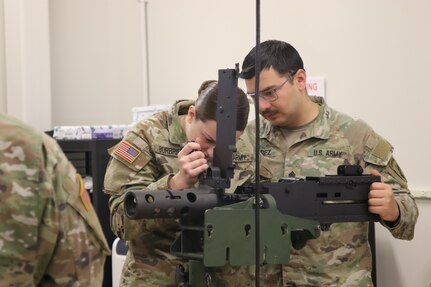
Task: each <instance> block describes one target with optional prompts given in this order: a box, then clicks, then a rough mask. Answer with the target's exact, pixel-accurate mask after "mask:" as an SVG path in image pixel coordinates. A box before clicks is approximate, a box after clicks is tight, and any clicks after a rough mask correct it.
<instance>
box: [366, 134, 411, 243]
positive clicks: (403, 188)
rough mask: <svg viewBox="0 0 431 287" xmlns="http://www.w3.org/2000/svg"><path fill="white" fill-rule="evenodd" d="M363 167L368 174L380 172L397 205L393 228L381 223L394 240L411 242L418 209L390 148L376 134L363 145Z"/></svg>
mask: <svg viewBox="0 0 431 287" xmlns="http://www.w3.org/2000/svg"><path fill="white" fill-rule="evenodd" d="M365 146H366V147H365V149H366V152H365V155H364V161H365V163H364V166H365V167H366V170H367V171H368V172H369V171H371V169H376V170H378V171H379V172H380V174H381V176H382V178H383V179H384V182H385V183H387V184H389V185H391V186H392V189H393V190H394V194H395V200H396V201H397V203H398V208H399V211H400V217H399V220H398V222H397V223H396V224H394V225H393V226H392V225H391V224H388V223H387V222H384V221H382V222H381V223H382V225H383V226H385V227H386V228H387V229H388V230H389V231H390V232H391V233H392V235H393V236H394V237H395V238H399V239H406V240H411V239H412V238H413V236H414V229H415V225H416V221H417V218H418V208H417V205H416V202H415V200H414V198H413V196H412V194H411V193H410V191H409V189H408V185H407V179H406V178H405V176H404V173H403V172H402V170H401V168H400V167H399V165H398V163H397V162H396V160H395V158H394V157H393V153H392V151H393V148H392V146H391V145H390V144H389V143H388V142H387V141H386V140H385V139H383V138H382V137H380V136H379V135H377V134H376V133H374V132H373V133H371V135H370V136H369V137H368V138H367V141H366V144H365Z"/></svg>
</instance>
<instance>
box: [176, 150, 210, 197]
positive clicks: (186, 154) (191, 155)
mask: <svg viewBox="0 0 431 287" xmlns="http://www.w3.org/2000/svg"><path fill="white" fill-rule="evenodd" d="M177 157H178V161H179V166H180V170H179V171H178V172H177V173H176V174H175V175H174V176H173V177H172V178H171V180H170V181H169V187H170V188H172V189H182V188H190V187H192V186H193V185H195V183H196V182H197V181H198V176H199V174H201V173H202V172H204V171H205V170H207V169H208V162H207V160H206V158H205V154H204V153H203V152H202V151H201V146H200V144H198V143H196V142H189V143H187V144H186V145H185V146H184V147H183V148H182V149H181V151H180V152H179V153H178V156H177Z"/></svg>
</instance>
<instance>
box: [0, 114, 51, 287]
mask: <svg viewBox="0 0 431 287" xmlns="http://www.w3.org/2000/svg"><path fill="white" fill-rule="evenodd" d="M1 120H2V121H3V119H1ZM2 124H3V123H2V122H0V129H1V130H2V132H1V134H0V136H1V137H0V286H36V285H37V284H38V282H39V280H40V277H41V276H40V275H39V276H36V275H35V274H34V273H35V272H34V271H33V270H35V269H36V271H37V272H38V268H39V269H42V272H43V270H44V269H45V266H46V265H47V264H48V261H49V257H50V256H51V254H52V250H53V249H54V246H53V242H55V238H56V234H57V230H58V224H57V223H56V222H55V221H47V222H45V227H46V228H45V229H43V228H40V229H39V227H40V226H41V224H42V223H43V217H45V216H46V215H45V214H54V213H55V211H54V209H53V204H54V202H53V200H52V195H53V194H52V190H51V189H48V190H47V189H46V187H45V186H44V185H43V184H42V183H41V181H40V179H41V178H44V175H45V173H44V170H43V161H42V156H41V155H42V148H41V147H42V143H41V137H40V136H39V137H37V136H33V134H30V136H32V139H31V141H30V139H28V138H27V137H26V134H27V133H26V134H24V133H22V132H23V130H21V129H20V130H16V127H10V126H8V125H6V126H5V125H2ZM24 131H25V130H24ZM14 133H16V135H15V134H14ZM21 134H23V137H22V138H21ZM36 191H38V192H36ZM39 230H40V231H39ZM42 231H44V232H45V233H44V234H46V235H52V236H53V240H52V241H51V243H50V244H46V246H45V248H46V249H47V250H46V252H45V254H44V253H40V254H39V258H40V260H39V261H38V260H37V258H38V250H37V246H38V242H39V236H40V232H42ZM41 261H43V263H40V262H41ZM39 266H40V267H39ZM39 273H40V272H39Z"/></svg>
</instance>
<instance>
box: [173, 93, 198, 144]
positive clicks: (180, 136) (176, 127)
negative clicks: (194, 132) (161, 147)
mask: <svg viewBox="0 0 431 287" xmlns="http://www.w3.org/2000/svg"><path fill="white" fill-rule="evenodd" d="M193 104H194V101H190V100H178V101H176V102H175V103H174V104H173V105H172V107H171V109H170V111H169V115H168V131H169V141H170V142H171V143H172V144H178V145H179V144H183V143H185V142H187V137H186V133H185V132H184V131H183V129H182V127H181V121H180V116H184V115H187V111H188V109H189V107H190V106H191V105H193Z"/></svg>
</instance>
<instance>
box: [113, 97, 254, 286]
mask: <svg viewBox="0 0 431 287" xmlns="http://www.w3.org/2000/svg"><path fill="white" fill-rule="evenodd" d="M191 104H193V102H192V101H178V102H176V103H175V104H174V105H173V106H172V109H171V110H170V111H169V112H167V111H166V112H160V113H156V114H154V115H153V116H152V117H150V118H148V119H146V120H143V121H141V122H139V123H137V124H136V125H135V126H134V127H133V128H132V129H131V130H130V131H129V132H128V134H127V135H126V136H125V138H124V139H123V140H122V142H120V143H119V144H117V145H116V146H114V147H113V148H111V149H110V150H109V152H110V154H111V157H112V158H111V160H110V162H109V165H108V168H107V170H106V175H105V192H107V193H108V194H110V195H111V198H110V203H109V204H110V211H111V228H112V230H113V231H114V233H115V234H116V235H117V236H119V237H120V238H121V239H123V240H127V241H128V247H129V250H128V253H127V256H126V262H125V264H124V268H123V271H122V279H121V285H122V286H176V284H175V268H176V266H178V264H180V263H182V261H181V260H179V259H178V258H176V257H174V256H173V255H171V254H169V252H170V245H171V244H172V242H173V240H174V239H175V238H176V236H177V234H178V231H179V225H178V222H177V221H176V220H174V219H151V220H148V219H147V220H129V219H128V218H127V217H125V215H124V207H123V201H124V194H125V193H126V192H127V191H130V190H142V189H147V190H157V189H167V188H168V185H167V182H168V180H169V178H170V177H172V176H173V175H174V174H175V173H176V172H177V171H178V170H179V163H178V158H177V154H178V152H179V151H180V150H181V144H183V143H185V142H187V138H186V135H185V133H184V132H183V131H182V129H181V126H180V117H181V116H185V115H186V114H187V111H188V108H189V106H190V105H191ZM124 147H128V149H129V154H127V155H125V154H124V153H123V152H121V149H122V148H124ZM234 161H235V162H236V163H237V165H238V169H237V170H236V172H235V176H234V181H235V182H236V185H238V184H240V183H241V182H243V181H245V180H246V179H247V178H248V177H250V175H251V174H252V171H251V170H247V171H246V170H244V169H245V167H246V166H248V165H250V163H251V162H252V156H251V154H236V155H235V156H234ZM236 185H235V184H233V186H236ZM232 189H233V187H232ZM243 270H244V272H246V274H248V269H243ZM220 272H221V271H219V270H218V273H217V274H215V276H214V277H215V278H219V277H220V276H221V275H220V274H221V273H220ZM229 272H230V271H229V270H227V271H226V274H227V277H228V278H230V276H232V278H234V277H236V276H235V274H233V273H229ZM235 280H236V281H237V283H235V284H232V285H230V286H246V285H244V284H241V282H238V280H237V279H235ZM249 281H250V280H249ZM224 282H230V281H228V280H226V281H224ZM222 285H223V284H222V283H220V284H219V285H218V286H222Z"/></svg>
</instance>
